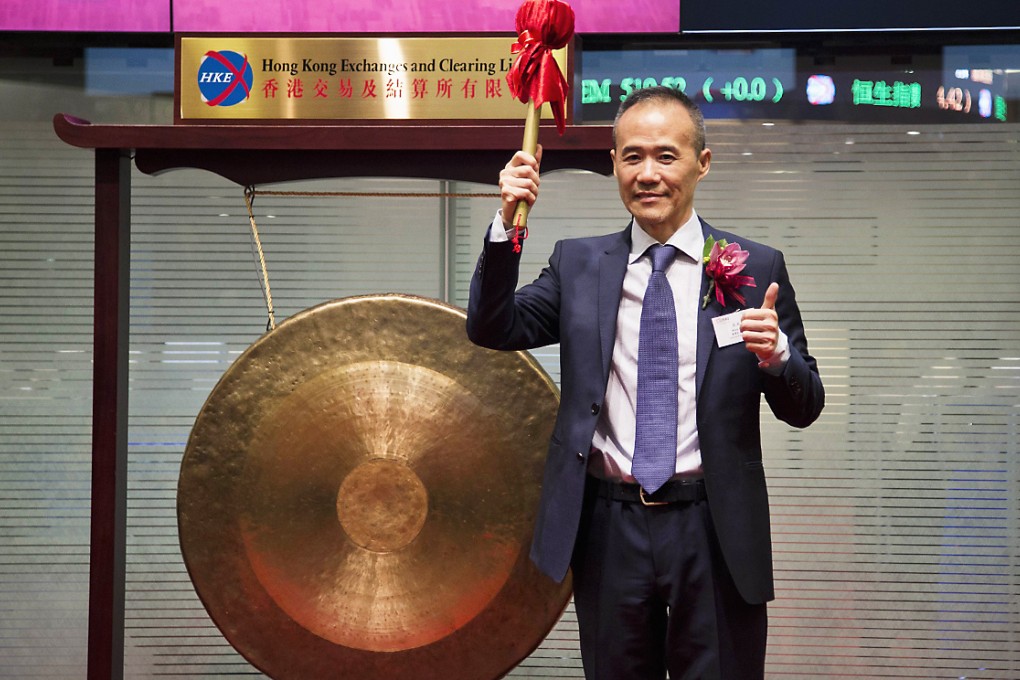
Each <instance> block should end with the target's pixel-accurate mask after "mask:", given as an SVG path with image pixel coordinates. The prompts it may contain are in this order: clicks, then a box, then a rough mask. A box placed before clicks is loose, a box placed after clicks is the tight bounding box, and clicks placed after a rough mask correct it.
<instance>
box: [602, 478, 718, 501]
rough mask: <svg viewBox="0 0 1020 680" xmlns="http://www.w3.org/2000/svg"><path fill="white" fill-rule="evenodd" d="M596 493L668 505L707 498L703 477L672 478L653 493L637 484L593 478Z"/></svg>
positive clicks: (621, 499)
mask: <svg viewBox="0 0 1020 680" xmlns="http://www.w3.org/2000/svg"><path fill="white" fill-rule="evenodd" d="M594 482H595V484H597V485H598V494H599V496H601V497H602V498H609V499H611V500H614V501H623V502H624V503H641V504H642V505H669V504H670V503H697V502H698V501H703V500H705V499H707V498H708V494H707V493H705V480H704V479H674V480H672V481H669V482H666V483H665V484H663V485H662V486H661V487H660V488H659V490H658V491H656V492H655V493H652V494H650V493H647V492H646V491H645V490H644V489H642V488H641V486H640V485H639V484H625V483H623V482H610V481H608V480H605V479H596V480H594Z"/></svg>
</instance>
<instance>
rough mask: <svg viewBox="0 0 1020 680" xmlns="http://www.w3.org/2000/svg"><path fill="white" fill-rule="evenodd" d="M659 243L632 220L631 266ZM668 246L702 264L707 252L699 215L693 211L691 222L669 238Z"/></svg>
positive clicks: (687, 222)
mask: <svg viewBox="0 0 1020 680" xmlns="http://www.w3.org/2000/svg"><path fill="white" fill-rule="evenodd" d="M656 243H658V241H656V240H655V239H654V238H652V237H651V236H649V235H648V232H646V231H645V230H644V229H642V228H641V225H639V224H638V223H637V222H636V221H634V219H633V218H631V230H630V259H629V260H628V263H629V264H634V263H635V262H637V261H638V260H639V259H641V256H642V255H644V254H645V251H646V250H648V248H649V246H652V245H655V244H656ZM666 244H667V245H671V246H673V247H675V248H676V249H677V250H679V251H680V252H681V253H684V254H685V255H687V257H689V258H690V259H691V260H693V261H694V262H700V261H701V256H702V252H703V251H704V250H705V235H704V234H702V233H701V220H700V219H699V218H698V213H696V212H695V211H694V210H693V209H692V210H691V217H690V219H689V220H687V221H686V222H684V223H683V225H682V226H681V227H680V228H679V229H677V230H676V232H674V233H673V235H672V236H670V237H669V240H668V241H666Z"/></svg>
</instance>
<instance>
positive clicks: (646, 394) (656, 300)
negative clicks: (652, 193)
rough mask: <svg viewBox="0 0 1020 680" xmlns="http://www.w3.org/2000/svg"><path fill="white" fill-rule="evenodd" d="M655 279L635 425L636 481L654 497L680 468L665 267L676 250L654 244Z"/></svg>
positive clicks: (641, 346) (645, 311) (648, 293)
mask: <svg viewBox="0 0 1020 680" xmlns="http://www.w3.org/2000/svg"><path fill="white" fill-rule="evenodd" d="M646 252H647V253H648V254H650V255H651V256H652V275H651V277H650V278H649V279H648V288H647V289H646V290H645V298H644V301H643V302H642V303H641V330H640V336H639V338H638V380H637V424H636V427H635V433H634V463H633V467H632V472H633V474H634V478H635V479H637V481H638V483H640V484H641V486H642V488H644V490H645V492H647V493H655V491H657V490H658V489H659V487H660V486H662V485H663V484H665V483H666V482H667V481H669V478H670V477H672V476H673V473H674V471H675V470H676V430H677V417H678V411H679V406H678V405H677V384H678V382H679V370H680V369H679V365H678V363H679V359H678V356H677V352H678V350H677V330H676V308H675V307H674V306H673V291H672V289H670V287H669V281H667V280H666V268H667V267H668V266H669V263H670V262H672V261H673V258H674V257H676V252H677V251H676V248H674V247H673V246H664V245H658V244H657V245H654V246H651V247H650V248H649V249H648V250H647V251H646Z"/></svg>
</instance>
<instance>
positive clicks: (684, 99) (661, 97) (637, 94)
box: [613, 85, 705, 155]
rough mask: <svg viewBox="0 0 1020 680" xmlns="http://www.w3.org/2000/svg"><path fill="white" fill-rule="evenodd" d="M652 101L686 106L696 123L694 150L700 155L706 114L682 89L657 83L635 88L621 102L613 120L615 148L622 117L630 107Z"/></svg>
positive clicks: (703, 141) (692, 120)
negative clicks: (703, 113) (617, 130)
mask: <svg viewBox="0 0 1020 680" xmlns="http://www.w3.org/2000/svg"><path fill="white" fill-rule="evenodd" d="M650 101H660V102H675V103H677V104H679V105H680V106H682V107H684V109H685V110H686V111H687V114H688V115H689V116H690V117H691V122H693V123H694V150H695V151H696V152H697V153H698V154H699V155H700V154H701V152H702V151H704V150H705V116H704V115H702V113H701V109H699V108H698V105H697V104H695V103H694V101H693V100H691V98H690V97H688V96H687V95H686V94H684V93H683V92H682V91H681V90H675V89H673V88H672V87H666V86H664V85H656V86H654V87H642V88H639V89H637V90H633V91H632V92H631V93H630V94H629V95H627V98H626V99H624V100H623V103H622V104H620V109H619V110H618V111H617V112H616V118H615V119H614V120H613V148H614V149H615V148H616V127H617V125H619V123H620V118H621V117H622V116H623V114H624V113H626V112H627V110H628V109H630V108H633V107H634V106H637V105H638V104H643V103H645V102H650Z"/></svg>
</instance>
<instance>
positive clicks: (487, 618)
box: [177, 295, 570, 680]
mask: <svg viewBox="0 0 1020 680" xmlns="http://www.w3.org/2000/svg"><path fill="white" fill-rule="evenodd" d="M464 320H465V316H464V313H463V312H462V311H460V310H458V309H456V308H454V307H450V306H448V305H445V304H443V303H440V302H437V301H434V300H428V299H424V298H417V297H411V296H403V295H378V296H366V297H355V298H346V299H342V300H336V301H332V302H328V303H325V304H322V305H320V306H317V307H314V308H311V309H308V310H305V311H304V312H301V313H299V314H297V315H295V316H293V317H291V318H290V319H288V320H287V321H286V322H284V323H282V324H281V325H280V326H278V327H277V328H276V329H274V330H273V331H271V332H269V333H267V334H266V335H265V336H263V337H262V338H261V339H259V340H258V341H257V342H255V343H254V344H253V345H252V346H251V347H249V348H248V349H247V350H246V351H245V352H244V353H243V354H242V355H241V356H240V357H239V358H238V359H237V360H236V361H235V362H234V363H233V365H231V367H230V368H229V369H228V370H227V372H226V373H225V374H224V375H223V377H222V378H221V379H220V381H219V383H218V384H217V385H216V387H215V388H214V389H213V391H212V393H211V394H210V395H209V398H208V400H207V401H206V403H205V405H204V406H203V407H202V409H201V411H200V413H199V415H198V417H197V419H196V421H195V425H194V428H193V430H192V433H191V437H190V439H189V440H188V445H187V449H186V450H185V454H184V459H183V462H182V465H181V475H180V481H179V486H178V493H177V508H178V523H179V531H180V541H181V550H182V553H183V556H184V562H185V564H186V565H187V569H188V573H189V574H190V576H191V579H192V582H193V583H194V585H195V589H196V591H197V593H198V595H199V597H200V599H201V600H202V603H203V604H204V605H205V608H206V610H207V611H208V612H209V615H210V617H211V618H212V619H213V621H214V622H215V623H216V625H217V626H218V627H219V629H220V630H221V631H222V632H223V635H224V636H225V637H226V639H227V640H228V641H229V642H230V643H231V644H232V645H233V646H234V648H235V649H237V650H238V652H239V653H240V654H241V655H243V656H244V657H245V658H246V659H247V660H248V661H249V662H250V663H251V664H252V665H254V666H255V667H256V668H258V669H259V670H261V671H262V672H264V673H266V674H267V675H269V676H271V677H273V678H281V679H282V678H314V679H316V680H318V679H320V678H352V679H355V678H356V679H358V680H373V679H376V678H378V679H385V680H390V679H392V678H415V679H416V680H428V679H431V678H435V679H437V680H439V679H443V680H448V679H451V678H463V679H465V680H469V679H470V680H481V679H485V678H498V677H502V676H503V675H505V674H506V673H507V672H509V671H510V670H511V669H512V668H513V667H514V666H515V665H516V664H517V663H518V662H520V661H521V660H522V659H523V658H525V657H526V656H528V654H530V653H531V652H532V651H533V650H534V649H535V647H537V646H538V644H539V643H540V642H541V641H542V639H543V638H544V637H545V636H546V634H547V633H548V632H549V630H550V629H551V628H552V626H553V625H554V624H555V622H556V620H557V619H558V618H559V616H560V614H561V613H562V612H563V609H564V607H565V605H566V602H567V599H568V597H569V594H570V584H569V582H564V583H562V584H557V583H554V582H553V581H551V580H550V579H548V578H546V577H545V576H543V575H542V574H540V573H539V572H538V571H537V570H536V569H535V568H534V566H533V565H532V563H531V561H530V559H529V558H528V547H529V545H530V542H531V532H532V526H533V523H534V513H535V511H536V508H537V506H538V495H539V491H540V486H541V478H542V469H543V462H544V458H545V451H546V446H547V443H548V440H549V436H550V434H551V431H552V427H553V420H554V417H555V412H556V405H557V402H558V392H557V390H556V387H555V385H554V384H553V383H552V382H551V380H550V379H549V377H548V376H547V375H546V374H545V372H544V371H543V370H542V369H541V367H540V366H539V365H538V364H537V362H535V360H534V359H533V358H531V356H530V355H528V354H527V353H524V352H493V351H490V350H485V349H482V348H479V347H476V346H474V345H472V344H471V343H470V342H469V341H468V340H467V338H466V335H465V331H464Z"/></svg>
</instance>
